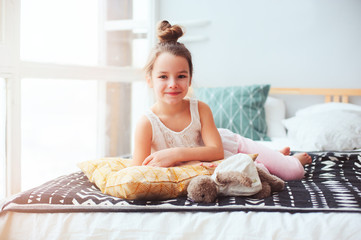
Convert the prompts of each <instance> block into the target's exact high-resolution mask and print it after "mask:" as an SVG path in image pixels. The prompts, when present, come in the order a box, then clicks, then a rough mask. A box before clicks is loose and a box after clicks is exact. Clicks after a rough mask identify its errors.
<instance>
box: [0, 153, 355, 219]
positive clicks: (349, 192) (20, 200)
mask: <svg viewBox="0 0 361 240" xmlns="http://www.w3.org/2000/svg"><path fill="white" fill-rule="evenodd" d="M309 154H310V155H311V156H312V158H313V162H312V164H310V165H308V166H306V168H305V171H306V174H305V178H304V179H302V180H298V181H288V182H286V185H285V189H284V190H283V191H282V192H279V193H274V194H273V195H272V196H270V197H268V198H265V199H261V200H259V199H253V198H250V197H220V198H218V200H217V202H215V203H210V204H198V203H194V202H192V201H190V200H189V199H187V197H179V198H176V199H169V200H163V201H145V200H132V201H129V200H123V199H120V198H116V197H112V196H109V195H105V194H103V193H102V192H101V191H100V190H99V189H98V188H97V187H96V186H95V185H93V184H92V183H91V182H89V180H88V178H87V177H86V176H85V175H84V174H83V173H82V172H76V173H72V174H69V175H65V176H61V177H59V178H56V179H54V180H52V181H49V182H47V183H45V184H43V185H41V186H39V187H36V188H33V189H30V190H28V191H24V192H21V193H19V194H17V195H14V196H13V197H12V198H11V199H9V200H8V201H7V202H5V203H4V204H3V205H2V206H1V208H0V211H1V212H0V214H1V213H4V212H7V211H17V212H164V211H209V212H219V211H275V212H290V213H295V212H354V213H361V152H356V151H352V152H312V153H309Z"/></svg>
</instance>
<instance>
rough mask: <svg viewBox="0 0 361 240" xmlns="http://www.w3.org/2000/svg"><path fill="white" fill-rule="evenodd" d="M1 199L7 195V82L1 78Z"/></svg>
mask: <svg viewBox="0 0 361 240" xmlns="http://www.w3.org/2000/svg"><path fill="white" fill-rule="evenodd" d="M0 134H1V135H0V184H1V186H0V199H2V198H4V197H5V195H6V192H5V189H6V185H5V184H6V166H5V163H6V147H5V146H6V145H5V142H6V81H5V79H4V78H0Z"/></svg>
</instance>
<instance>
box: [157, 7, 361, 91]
mask: <svg viewBox="0 0 361 240" xmlns="http://www.w3.org/2000/svg"><path fill="white" fill-rule="evenodd" d="M159 3H160V11H159V17H160V19H167V20H169V21H170V22H171V23H176V22H184V21H188V20H209V24H208V25H206V26H201V27H188V28H187V29H186V30H187V33H186V36H188V37H191V36H205V37H207V38H208V40H204V41H199V42H196V41H195V42H186V45H187V46H188V48H189V49H190V50H191V52H192V54H193V59H194V69H195V75H194V81H193V83H194V84H195V85H196V86H220V85H228V86H231V85H247V84H254V83H257V84H258V83H270V84H272V86H274V87H328V88H337V87H340V88H341V87H342V88H361V1H359V0H343V1H340V0H254V1H251V0H223V1H219V0H197V1H194V0H182V1H179V0H160V2H159Z"/></svg>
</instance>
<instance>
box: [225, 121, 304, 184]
mask: <svg viewBox="0 0 361 240" xmlns="http://www.w3.org/2000/svg"><path fill="white" fill-rule="evenodd" d="M218 131H219V133H220V135H221V138H222V143H223V148H224V150H225V151H228V152H230V153H232V154H236V153H246V154H254V153H257V154H258V157H257V159H256V163H258V164H260V165H261V166H262V165H263V166H264V167H265V168H267V169H268V171H269V172H270V173H271V174H274V175H276V176H277V177H280V178H282V179H283V180H286V181H289V180H297V179H302V178H303V177H304V174H305V173H304V168H303V166H302V164H301V163H300V161H299V160H298V159H297V158H295V157H293V156H285V155H283V154H282V153H280V152H279V151H276V150H273V149H271V148H268V147H266V146H265V145H263V144H262V143H259V142H255V141H253V140H251V139H249V138H245V137H242V136H241V135H239V134H236V133H233V132H231V131H229V130H227V129H222V128H220V129H218Z"/></svg>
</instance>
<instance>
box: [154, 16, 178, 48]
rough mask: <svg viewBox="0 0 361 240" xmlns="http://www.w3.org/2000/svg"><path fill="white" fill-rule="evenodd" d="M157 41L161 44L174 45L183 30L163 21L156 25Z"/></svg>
mask: <svg viewBox="0 0 361 240" xmlns="http://www.w3.org/2000/svg"><path fill="white" fill-rule="evenodd" d="M157 35H158V39H159V41H160V42H161V43H176V42H177V40H178V38H180V37H181V36H183V30H182V28H181V27H180V26H179V25H173V26H172V25H171V24H170V23H169V22H168V21H166V20H163V21H161V22H160V23H158V27H157Z"/></svg>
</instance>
